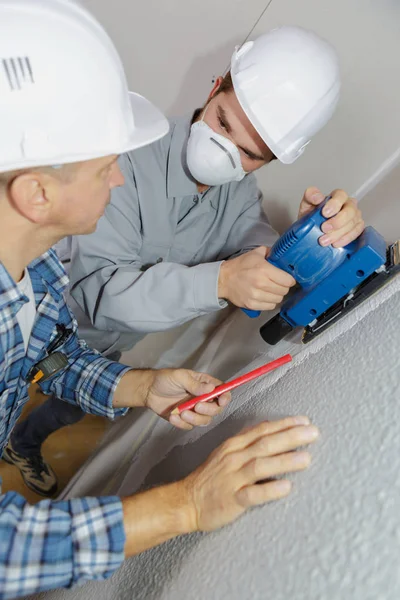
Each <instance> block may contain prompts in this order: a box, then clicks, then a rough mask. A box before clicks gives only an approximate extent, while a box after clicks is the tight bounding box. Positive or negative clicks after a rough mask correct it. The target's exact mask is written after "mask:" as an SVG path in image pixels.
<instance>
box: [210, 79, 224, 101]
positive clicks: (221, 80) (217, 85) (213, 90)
mask: <svg viewBox="0 0 400 600" xmlns="http://www.w3.org/2000/svg"><path fill="white" fill-rule="evenodd" d="M223 80H224V78H223V77H222V76H221V75H220V76H219V77H217V79H216V80H215V83H214V87H213V89H212V90H211V92H210V94H209V96H208V98H207V102H209V101H210V100H211V98H213V97H214V96H215V94H216V93H217V92H218V90H219V88H220V85H221V83H222V82H223Z"/></svg>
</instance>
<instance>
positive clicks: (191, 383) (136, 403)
mask: <svg viewBox="0 0 400 600" xmlns="http://www.w3.org/2000/svg"><path fill="white" fill-rule="evenodd" d="M221 383H222V381H219V379H215V377H211V375H207V374H206V373H196V372H195V371H190V370H188V369H160V370H158V371H157V370H152V369H142V370H139V369H138V370H131V371H128V372H127V373H125V375H124V376H123V377H122V378H121V380H120V382H119V384H118V386H117V389H116V391H115V393H114V398H113V407H114V408H132V407H136V408H138V407H144V406H146V407H147V408H150V409H151V410H152V411H153V412H155V413H156V414H157V415H160V416H161V417H163V418H165V419H167V420H169V422H170V423H171V425H174V426H175V427H178V428H179V429H192V428H193V427H194V426H200V427H202V426H203V427H205V426H207V425H209V424H210V423H211V420H212V418H213V417H215V416H216V415H218V414H219V413H220V412H221V411H222V409H223V408H225V406H227V405H228V404H229V402H230V400H231V394H230V393H226V394H222V396H220V397H219V398H218V399H216V400H215V401H214V402H202V403H199V404H197V405H196V406H195V407H194V408H193V409H192V410H184V411H183V412H182V413H181V414H180V415H170V412H171V410H172V409H173V408H175V406H176V405H177V404H180V403H181V402H184V401H185V400H188V399H189V398H191V397H193V396H201V395H203V394H208V393H209V392H212V391H213V390H214V389H215V388H216V387H217V386H218V385H220V384H221Z"/></svg>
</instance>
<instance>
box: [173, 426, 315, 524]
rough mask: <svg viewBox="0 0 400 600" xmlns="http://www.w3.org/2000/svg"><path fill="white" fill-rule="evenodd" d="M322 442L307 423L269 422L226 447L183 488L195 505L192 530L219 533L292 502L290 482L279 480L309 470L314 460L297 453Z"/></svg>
mask: <svg viewBox="0 0 400 600" xmlns="http://www.w3.org/2000/svg"><path fill="white" fill-rule="evenodd" d="M317 437H318V429H317V428H316V427H314V426H312V425H310V421H309V420H308V418H307V417H290V418H287V419H283V420H281V421H270V422H263V423H261V424H259V425H257V426H255V427H251V428H248V429H246V430H244V431H243V432H242V433H240V434H239V435H237V436H235V437H233V438H231V439H229V440H227V441H226V442H224V443H223V444H222V445H221V446H220V447H219V448H217V449H216V450H214V452H212V454H211V455H210V456H209V458H208V459H207V461H206V462H205V463H204V464H203V465H201V466H200V467H198V468H197V469H196V470H195V471H194V472H193V473H191V474H190V475H189V476H188V477H186V478H185V479H183V480H182V481H181V482H178V483H179V484H181V485H183V486H185V488H186V489H185V488H184V489H185V492H186V495H187V497H188V498H189V499H191V500H190V501H189V508H190V507H191V524H190V530H191V531H198V530H199V531H210V530H213V529H218V528H219V527H222V526H223V525H226V524H227V523H230V522H231V521H233V520H234V519H236V518H237V517H239V516H240V515H241V514H242V513H244V512H245V511H246V509H248V508H250V507H251V506H255V505H258V504H264V503H265V502H269V501H271V500H278V499H279V498H282V497H284V496H287V495H288V494H289V492H290V490H291V483H290V481H288V480H285V479H279V480H275V479H274V478H275V477H278V476H280V475H283V474H285V473H291V472H294V471H301V470H303V469H306V468H307V467H308V466H309V464H310V462H311V456H310V454H309V453H308V452H306V451H303V450H302V451H298V452H294V450H296V448H298V447H299V446H304V445H305V444H310V443H312V442H314V441H315V440H316V439H317ZM182 497H184V494H183V496H182ZM189 514H190V513H189Z"/></svg>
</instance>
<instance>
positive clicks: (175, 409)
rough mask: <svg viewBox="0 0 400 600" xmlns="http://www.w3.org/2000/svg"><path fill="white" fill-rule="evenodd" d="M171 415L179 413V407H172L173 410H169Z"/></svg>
mask: <svg viewBox="0 0 400 600" xmlns="http://www.w3.org/2000/svg"><path fill="white" fill-rule="evenodd" d="M171 415H179V408H174V410H172V411H171Z"/></svg>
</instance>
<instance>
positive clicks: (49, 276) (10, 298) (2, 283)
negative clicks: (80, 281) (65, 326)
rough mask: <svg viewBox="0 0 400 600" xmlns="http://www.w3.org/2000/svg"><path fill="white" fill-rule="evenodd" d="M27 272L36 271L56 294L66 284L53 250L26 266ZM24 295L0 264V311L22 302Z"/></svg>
mask: <svg viewBox="0 0 400 600" xmlns="http://www.w3.org/2000/svg"><path fill="white" fill-rule="evenodd" d="M28 270H29V271H36V272H37V274H38V275H39V276H40V278H41V279H42V280H43V281H44V282H45V283H46V284H47V286H48V287H51V288H52V289H53V290H54V291H55V292H56V293H57V294H60V295H61V294H62V293H63V291H64V290H65V288H66V287H67V284H68V277H67V274H66V273H65V271H64V267H63V266H62V264H61V263H60V261H59V260H58V258H57V255H56V253H55V252H54V250H49V251H48V252H46V253H45V254H42V256H39V258H36V259H35V260H34V261H32V262H31V263H30V264H29V265H28ZM23 299H24V294H22V293H21V291H20V289H19V287H18V285H17V284H16V282H15V281H14V279H13V278H12V277H11V275H10V274H9V272H8V271H7V269H6V268H5V266H4V265H3V264H2V263H1V262H0V310H2V309H3V308H5V307H6V306H10V305H12V304H15V303H17V302H22V301H23Z"/></svg>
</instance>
